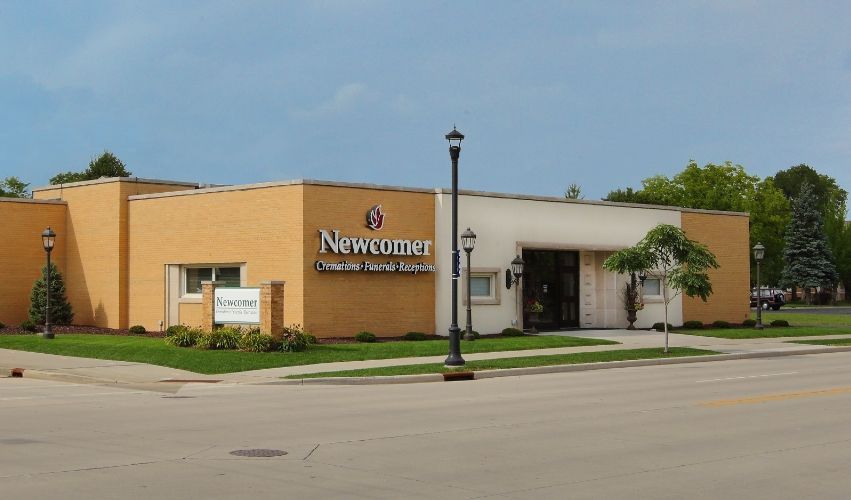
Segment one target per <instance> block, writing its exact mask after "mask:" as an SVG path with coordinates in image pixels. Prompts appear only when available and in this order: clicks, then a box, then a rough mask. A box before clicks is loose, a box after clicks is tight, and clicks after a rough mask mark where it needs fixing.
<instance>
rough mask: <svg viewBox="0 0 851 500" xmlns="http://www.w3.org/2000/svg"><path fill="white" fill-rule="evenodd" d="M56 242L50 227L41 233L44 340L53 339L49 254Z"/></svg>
mask: <svg viewBox="0 0 851 500" xmlns="http://www.w3.org/2000/svg"><path fill="white" fill-rule="evenodd" d="M55 240H56V233H54V232H53V229H50V226H47V229H45V230H44V232H42V233H41V243H42V245H44V251H45V253H47V270H46V271H45V272H44V275H45V278H44V281H45V285H46V286H45V295H46V296H47V300H46V301H45V307H44V332H43V333H42V334H41V336H42V337H44V338H46V339H52V338H53V329H52V327H51V325H50V252H52V251H53V244H54V242H55Z"/></svg>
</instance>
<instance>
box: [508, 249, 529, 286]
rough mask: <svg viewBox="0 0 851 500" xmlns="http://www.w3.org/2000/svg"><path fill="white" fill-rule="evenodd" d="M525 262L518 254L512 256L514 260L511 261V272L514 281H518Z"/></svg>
mask: <svg viewBox="0 0 851 500" xmlns="http://www.w3.org/2000/svg"><path fill="white" fill-rule="evenodd" d="M525 264H526V263H525V262H524V261H523V259H521V258H520V256H519V255H518V256H517V257H514V260H512V261H511V274H513V275H514V280H515V282H519V280H520V277H521V276H523V266H524V265H525Z"/></svg>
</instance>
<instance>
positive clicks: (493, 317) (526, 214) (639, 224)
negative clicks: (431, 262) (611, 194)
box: [435, 191, 682, 335]
mask: <svg viewBox="0 0 851 500" xmlns="http://www.w3.org/2000/svg"><path fill="white" fill-rule="evenodd" d="M435 196H436V200H435V211H436V213H435V223H436V226H437V227H436V230H435V238H436V241H435V258H436V262H437V276H436V278H437V283H436V287H435V293H436V295H437V296H436V297H435V304H436V310H437V311H436V316H437V317H436V331H437V333H438V334H441V335H447V334H448V328H449V325H450V323H451V317H450V315H451V309H450V302H451V286H452V285H451V282H452V263H451V252H452V250H451V244H452V239H451V234H452V233H451V231H452V227H451V226H452V195H451V193H450V192H448V191H447V192H438V193H437V194H436V195H435ZM458 206H459V215H458V232H459V234H460V233H462V232H463V231H464V229H466V228H467V227H470V228H471V229H472V230H473V231H474V232H475V233H476V235H477V239H476V247H475V250H474V251H473V254H472V266H471V267H472V268H473V269H474V270H475V269H476V268H498V269H501V271H500V272H499V274H498V276H497V286H498V287H501V290H500V303H499V304H493V305H490V304H489V305H478V304H474V305H473V306H472V315H473V327H474V329H475V330H476V331H478V332H480V333H482V334H487V333H496V332H499V331H501V330H502V329H503V328H506V327H509V326H512V325H513V323H512V322H513V321H515V320H516V321H517V326H518V328H519V327H520V326H522V325H520V323H521V322H522V318H523V315H522V312H521V311H519V308H518V307H517V306H516V304H517V295H516V293H521V292H519V291H517V290H516V289H515V287H512V289H511V290H506V289H505V274H504V273H505V269H506V268H508V267H510V262H511V260H512V259H513V258H514V256H515V255H517V254H522V251H523V249H524V248H526V249H540V250H577V251H579V252H580V254H579V257H580V273H579V274H580V276H579V279H580V283H579V294H580V302H579V307H580V310H579V314H580V326H581V327H583V328H623V327H626V325H627V322H626V312H625V311H624V308H623V303H622V302H621V299H620V295H621V290H622V288H623V284H624V283H625V282H626V281H625V277H623V276H620V277H619V276H616V275H614V274H612V273H609V272H607V271H604V270H603V269H602V267H601V265H602V262H603V260H605V258H606V257H607V256H608V255H609V253H610V252H611V251H614V250H618V249H621V248H625V247H628V246H632V245H634V244H635V243H637V242H638V241H639V240H640V239H641V238H642V237H643V236H644V235H645V234H646V233H647V231H648V230H650V229H651V228H653V227H655V226H656V225H657V224H662V223H664V224H671V225H674V226H677V227H680V212H679V211H678V210H676V209H665V208H644V207H641V208H639V207H633V206H614V205H608V204H599V203H588V202H582V201H572V200H562V199H559V198H551V199H549V198H546V199H545V198H535V199H530V198H524V199H521V198H519V197H509V196H505V195H492V194H487V193H467V194H465V193H464V192H463V191H462V192H461V193H460V194H459V201H458ZM459 247H460V238H459ZM461 253H462V266H466V259H465V256H464V253H463V250H462V251H461ZM521 286H522V284H521ZM461 290H462V287H461V284H460V283H459V287H458V293H459V299H458V324H459V327H460V328H461V329H462V330H463V329H464V323H465V315H466V306H464V305H462V303H463V299H462V298H461ZM521 296H522V293H521ZM668 314H669V323H672V324H674V325H677V324H681V323H682V301H681V300H680V299H679V298H677V299H675V300H674V301H673V302H672V303H671V305H670V307H669V311H668ZM638 318H639V319H638V321H637V322H636V326H638V327H640V328H646V327H649V326H650V325H652V324H653V323H654V322H657V321H662V320H663V318H664V308H663V305H662V304H661V303H660V302H656V303H649V304H647V305H646V307H645V309H644V310H643V311H639V314H638Z"/></svg>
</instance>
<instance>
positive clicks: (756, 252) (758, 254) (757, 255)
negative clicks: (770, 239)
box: [753, 242, 765, 262]
mask: <svg viewBox="0 0 851 500" xmlns="http://www.w3.org/2000/svg"><path fill="white" fill-rule="evenodd" d="M753 258H754V260H755V261H757V262H759V261H761V260H762V259H763V258H765V247H764V246H762V243H759V242H757V244H756V245H754V246H753Z"/></svg>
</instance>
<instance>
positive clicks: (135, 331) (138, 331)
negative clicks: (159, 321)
mask: <svg viewBox="0 0 851 500" xmlns="http://www.w3.org/2000/svg"><path fill="white" fill-rule="evenodd" d="M145 333H147V330H145V327H144V326H142V325H133V326H131V327H130V334H131V335H144V334H145Z"/></svg>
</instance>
